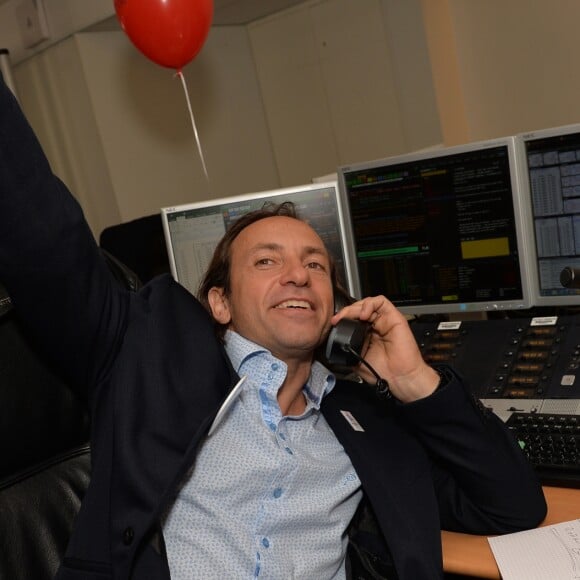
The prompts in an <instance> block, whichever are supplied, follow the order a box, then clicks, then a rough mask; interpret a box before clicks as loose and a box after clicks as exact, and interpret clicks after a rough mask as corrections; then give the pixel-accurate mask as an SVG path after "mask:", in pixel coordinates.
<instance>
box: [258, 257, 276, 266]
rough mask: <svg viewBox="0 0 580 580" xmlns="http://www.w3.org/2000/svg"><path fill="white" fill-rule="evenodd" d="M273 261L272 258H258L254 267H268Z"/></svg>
mask: <svg viewBox="0 0 580 580" xmlns="http://www.w3.org/2000/svg"><path fill="white" fill-rule="evenodd" d="M273 263H274V260H273V259H272V258H260V259H259V260H257V261H256V266H269V265H270V264H273Z"/></svg>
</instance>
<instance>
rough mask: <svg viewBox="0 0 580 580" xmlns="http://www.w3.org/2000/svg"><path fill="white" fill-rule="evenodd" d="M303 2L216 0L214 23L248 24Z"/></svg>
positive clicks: (218, 24)
mask: <svg viewBox="0 0 580 580" xmlns="http://www.w3.org/2000/svg"><path fill="white" fill-rule="evenodd" d="M303 3H304V0H214V3H213V4H214V18H213V23H214V25H217V26H225V25H239V24H247V23H248V22H252V21H253V20H258V19H259V18H264V17H265V16H269V15H270V14H274V13H276V12H280V11H281V10H286V9H287V8H291V7H292V6H297V5H299V4H303Z"/></svg>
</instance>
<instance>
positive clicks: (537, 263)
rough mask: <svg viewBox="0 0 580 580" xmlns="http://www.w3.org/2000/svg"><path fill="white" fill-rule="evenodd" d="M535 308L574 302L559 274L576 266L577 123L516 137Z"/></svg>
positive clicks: (579, 300)
mask: <svg viewBox="0 0 580 580" xmlns="http://www.w3.org/2000/svg"><path fill="white" fill-rule="evenodd" d="M520 137H521V139H522V142H523V156H524V158H525V159H524V167H525V171H524V188H523V192H524V200H525V202H526V211H527V212H528V219H529V221H530V223H531V224H532V227H531V228H530V244H529V245H530V248H531V251H532V255H531V260H530V268H531V281H532V302H533V304H534V306H578V305H580V290H573V289H568V288H564V287H563V286H562V284H561V283H560V273H561V272H562V270H563V269H564V268H566V267H568V266H570V267H573V268H579V267H580V125H568V126H566V127H558V128H552V129H544V130H541V131H535V132H533V133H525V134H522V135H520Z"/></svg>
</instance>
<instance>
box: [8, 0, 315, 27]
mask: <svg viewBox="0 0 580 580" xmlns="http://www.w3.org/2000/svg"><path fill="white" fill-rule="evenodd" d="M9 1H10V0H0V6H1V5H2V3H3V2H9ZM305 1H306V0H213V7H214V14H213V20H212V24H213V25H214V26H241V25H245V24H248V23H250V22H253V21H254V20H259V19H260V18H265V17H266V16H269V15H270V14H275V13H276V12H280V11H282V10H286V9H288V8H292V7H293V6H298V5H300V4H304V2H305ZM118 28H119V21H118V19H117V17H116V16H111V17H110V18H107V19H106V20H104V21H102V22H97V23H96V24H93V25H91V26H89V27H88V30H91V31H98V30H112V29H113V30H116V29H118Z"/></svg>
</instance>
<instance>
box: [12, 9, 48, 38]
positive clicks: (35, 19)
mask: <svg viewBox="0 0 580 580" xmlns="http://www.w3.org/2000/svg"><path fill="white" fill-rule="evenodd" d="M16 20H17V22H18V28H19V29H20V34H21V35H22V42H23V43H24V46H25V48H31V47H32V46H35V45H37V44H38V43H40V42H42V41H43V40H46V39H47V38H49V36H50V35H49V31H48V23H47V21H46V14H45V12H44V4H43V1H42V0H20V2H19V3H18V5H17V6H16Z"/></svg>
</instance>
